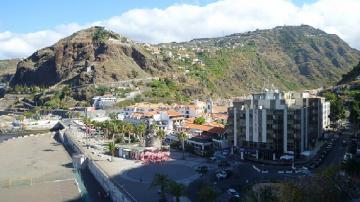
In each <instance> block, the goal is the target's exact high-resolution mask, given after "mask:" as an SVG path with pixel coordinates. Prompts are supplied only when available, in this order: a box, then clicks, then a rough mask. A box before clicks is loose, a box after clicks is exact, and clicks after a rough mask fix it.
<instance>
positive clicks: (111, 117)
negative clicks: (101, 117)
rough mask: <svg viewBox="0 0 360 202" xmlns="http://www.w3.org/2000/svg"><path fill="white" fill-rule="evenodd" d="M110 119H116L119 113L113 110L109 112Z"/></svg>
mask: <svg viewBox="0 0 360 202" xmlns="http://www.w3.org/2000/svg"><path fill="white" fill-rule="evenodd" d="M109 117H110V119H112V120H115V119H116V118H117V114H116V113H115V112H112V113H110V114H109Z"/></svg>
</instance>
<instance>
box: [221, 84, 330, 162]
mask: <svg viewBox="0 0 360 202" xmlns="http://www.w3.org/2000/svg"><path fill="white" fill-rule="evenodd" d="M327 110H328V103H327V102H325V99H324V98H321V97H317V96H310V95H309V94H308V93H306V92H305V93H295V92H289V93H283V92H279V91H277V90H266V91H265V92H262V93H255V94H252V96H251V97H249V98H248V99H243V100H237V101H234V102H233V107H230V108H229V110H228V114H229V119H228V124H227V131H228V134H229V135H230V136H231V138H230V139H229V141H230V144H231V145H233V146H234V149H235V150H236V151H238V152H239V153H240V155H241V157H242V158H244V157H245V156H248V157H252V158H256V159H264V160H279V159H281V158H282V157H284V156H286V157H290V158H291V159H293V158H297V157H299V156H301V155H309V154H311V152H312V150H313V149H314V148H315V147H316V145H317V143H318V140H319V138H320V137H321V136H322V131H323V128H324V127H323V124H324V123H325V124H327V121H328V120H327V117H324V116H326V115H323V113H326V112H327Z"/></svg>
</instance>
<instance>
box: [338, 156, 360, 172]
mask: <svg viewBox="0 0 360 202" xmlns="http://www.w3.org/2000/svg"><path fill="white" fill-rule="evenodd" d="M342 168H343V169H344V170H345V172H346V173H347V174H349V175H350V176H354V175H356V176H359V175H360V161H358V160H356V159H355V158H352V159H349V160H347V161H346V162H345V163H344V164H343V165H342Z"/></svg>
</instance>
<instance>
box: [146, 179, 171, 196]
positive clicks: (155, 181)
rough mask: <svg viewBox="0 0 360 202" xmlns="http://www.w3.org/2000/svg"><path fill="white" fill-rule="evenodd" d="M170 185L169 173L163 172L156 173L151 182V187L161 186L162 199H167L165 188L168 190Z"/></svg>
mask: <svg viewBox="0 0 360 202" xmlns="http://www.w3.org/2000/svg"><path fill="white" fill-rule="evenodd" d="M168 186H169V178H168V176H167V175H163V174H159V173H157V174H155V176H154V179H153V181H152V182H151V184H150V188H154V187H159V188H160V191H161V193H160V194H161V197H160V201H166V198H165V190H167V188H168Z"/></svg>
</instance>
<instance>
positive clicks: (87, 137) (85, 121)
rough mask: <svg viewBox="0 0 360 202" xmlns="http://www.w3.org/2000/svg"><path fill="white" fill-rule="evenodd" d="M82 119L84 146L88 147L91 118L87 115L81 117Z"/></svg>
mask: <svg viewBox="0 0 360 202" xmlns="http://www.w3.org/2000/svg"><path fill="white" fill-rule="evenodd" d="M82 121H83V123H84V124H85V135H86V139H87V145H86V147H87V148H89V129H90V125H91V119H90V118H88V117H82Z"/></svg>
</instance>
